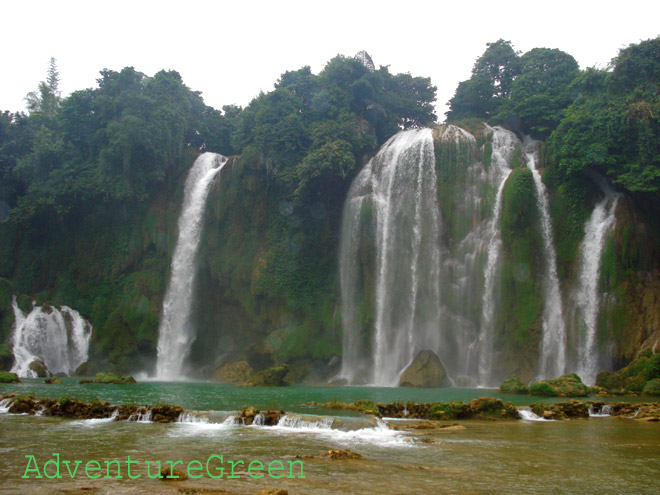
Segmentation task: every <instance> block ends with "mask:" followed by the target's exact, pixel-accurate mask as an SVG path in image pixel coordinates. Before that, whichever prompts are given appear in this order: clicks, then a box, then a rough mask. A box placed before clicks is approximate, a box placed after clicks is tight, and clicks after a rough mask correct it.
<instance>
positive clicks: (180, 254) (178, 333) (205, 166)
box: [156, 153, 227, 380]
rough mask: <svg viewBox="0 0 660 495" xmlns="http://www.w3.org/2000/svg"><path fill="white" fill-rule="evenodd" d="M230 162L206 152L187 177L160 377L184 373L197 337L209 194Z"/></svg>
mask: <svg viewBox="0 0 660 495" xmlns="http://www.w3.org/2000/svg"><path fill="white" fill-rule="evenodd" d="M226 162H227V159H226V158H225V157H224V156H222V155H218V154H216V153H203V154H202V155H200V156H199V158H197V160H195V163H194V164H193V166H192V168H191V169H190V171H189V172H188V177H187V178H186V183H185V186H184V192H183V196H184V197H183V205H182V207H181V214H180V215H179V222H178V227H179V235H178V239H177V243H176V247H175V249H174V255H173V256H172V267H171V274H170V282H169V285H168V287H167V292H166V293H165V299H164V301H163V312H162V317H161V323H160V327H159V335H158V361H157V364H156V376H157V377H158V378H160V379H164V380H177V379H181V378H183V377H184V369H183V363H184V361H185V359H186V358H187V356H188V353H189V351H190V346H191V344H192V343H193V341H194V340H195V333H194V330H193V328H191V322H190V316H191V315H190V313H191V307H192V299H193V295H194V294H193V287H194V281H195V268H196V264H195V262H196V257H197V251H198V247H199V241H200V239H201V233H202V220H203V215H204V211H205V206H206V198H207V196H208V193H209V189H210V186H211V182H212V181H213V179H214V177H215V176H216V175H217V174H218V173H219V172H220V170H221V169H222V167H223V166H224V164H225V163H226Z"/></svg>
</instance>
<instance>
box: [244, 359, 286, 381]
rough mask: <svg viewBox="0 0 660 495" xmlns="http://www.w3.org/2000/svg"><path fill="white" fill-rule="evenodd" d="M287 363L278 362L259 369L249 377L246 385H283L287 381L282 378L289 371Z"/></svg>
mask: <svg viewBox="0 0 660 495" xmlns="http://www.w3.org/2000/svg"><path fill="white" fill-rule="evenodd" d="M289 370H290V368H289V365H288V364H280V365H279V366H273V367H272V368H267V369H265V370H263V371H260V372H259V373H257V374H256V375H254V376H253V377H252V378H250V379H249V380H248V381H247V383H246V385H247V386H248V387H284V386H287V385H289V383H288V382H287V381H286V380H284V377H285V376H286V375H287V373H289Z"/></svg>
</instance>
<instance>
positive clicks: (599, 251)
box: [574, 176, 619, 385]
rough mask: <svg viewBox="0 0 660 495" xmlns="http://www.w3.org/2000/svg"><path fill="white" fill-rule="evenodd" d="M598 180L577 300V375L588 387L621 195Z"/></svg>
mask: <svg viewBox="0 0 660 495" xmlns="http://www.w3.org/2000/svg"><path fill="white" fill-rule="evenodd" d="M596 180H597V182H598V185H599V186H600V188H601V190H602V192H603V194H604V197H603V199H601V200H600V201H599V202H598V203H597V204H596V206H595V207H594V210H593V212H592V213H591V216H590V217H589V220H587V223H586V224H585V226H584V239H583V240H582V244H581V245H580V258H579V260H580V276H579V279H578V287H577V290H576V293H575V298H574V305H575V310H576V314H577V318H578V327H579V328H580V330H581V331H580V332H579V334H578V375H580V377H581V378H582V379H583V380H584V382H585V383H586V384H588V385H593V384H594V383H596V374H597V373H598V350H597V349H596V330H597V321H598V309H599V303H600V298H599V293H598V282H599V278H600V265H601V259H602V255H603V249H604V247H605V238H606V236H607V234H608V232H610V231H611V229H612V228H613V226H614V225H615V223H616V217H615V215H614V213H615V210H616V205H617V202H618V200H619V195H618V194H616V193H614V191H612V189H611V188H610V187H609V185H608V184H607V182H606V181H605V180H604V179H603V178H602V177H599V176H597V177H596Z"/></svg>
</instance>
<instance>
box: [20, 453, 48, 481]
mask: <svg viewBox="0 0 660 495" xmlns="http://www.w3.org/2000/svg"><path fill="white" fill-rule="evenodd" d="M25 457H27V460H28V463H27V466H26V468H25V472H24V473H23V476H21V478H23V479H30V476H29V475H28V473H29V472H30V471H36V472H37V475H36V476H35V477H34V478H35V479H41V478H43V476H41V473H40V472H39V464H37V460H36V459H35V458H34V456H33V455H26V456H25ZM32 462H34V467H33V468H31V467H30V463H32Z"/></svg>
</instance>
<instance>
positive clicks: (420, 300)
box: [340, 129, 440, 385]
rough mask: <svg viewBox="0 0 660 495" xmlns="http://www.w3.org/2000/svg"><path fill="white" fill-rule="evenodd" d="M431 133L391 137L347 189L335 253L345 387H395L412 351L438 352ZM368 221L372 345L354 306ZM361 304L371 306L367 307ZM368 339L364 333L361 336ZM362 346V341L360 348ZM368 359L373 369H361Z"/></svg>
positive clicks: (436, 216)
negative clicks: (337, 257) (360, 382)
mask: <svg viewBox="0 0 660 495" xmlns="http://www.w3.org/2000/svg"><path fill="white" fill-rule="evenodd" d="M435 198H436V172H435V156H434V152H433V135H432V131H431V130H430V129H420V130H412V131H405V132H400V133H398V134H396V135H395V136H394V137H392V138H391V139H390V140H389V141H387V143H385V144H384V145H383V147H382V148H381V150H380V151H379V152H378V154H377V155H376V156H375V157H374V158H373V159H372V160H371V161H370V162H369V163H368V164H367V166H365V167H364V169H363V170H362V171H361V172H360V174H359V175H358V177H357V178H356V179H355V181H354V182H353V184H352V186H351V189H350V191H349V195H348V198H347V203H346V205H345V208H344V222H343V226H342V239H341V248H340V256H341V258H340V264H341V268H340V270H341V274H340V281H341V287H342V322H343V328H344V341H343V351H344V359H343V364H342V373H341V375H342V376H343V377H344V378H346V379H347V380H348V381H349V382H355V381H357V380H358V379H360V378H362V379H363V381H368V382H371V383H375V384H379V385H397V380H398V377H399V374H400V373H401V371H402V370H403V369H404V367H405V366H406V365H407V364H408V363H409V362H410V361H411V360H412V358H413V357H414V352H415V351H416V350H420V349H424V348H429V349H434V348H436V347H437V335H438V326H439V322H438V316H437V308H438V306H439V292H440V281H439V276H438V275H439V271H440V253H439V247H438V240H439V233H440V217H439V211H438V206H437V203H436V200H435ZM368 216H371V217H373V224H374V226H375V228H374V229H373V244H374V249H375V281H374V286H375V290H374V310H373V312H374V315H373V338H372V339H371V342H368V340H369V339H365V338H364V337H363V334H364V333H365V328H363V327H364V322H363V321H360V320H361V318H359V317H358V308H357V305H356V302H355V299H356V296H357V295H358V292H359V290H360V287H359V270H358V269H357V268H358V267H357V265H358V260H357V258H358V257H359V251H360V247H361V246H360V244H361V239H360V235H361V230H362V229H361V227H362V224H363V223H365V224H368V223H369V222H368V221H367V219H366V218H365V217H368ZM366 304H370V301H367V302H366ZM366 330H367V332H368V331H369V330H370V329H366ZM365 340H367V342H365ZM368 346H371V353H370V352H369V349H368V348H367V347H368ZM369 354H371V356H372V358H373V362H372V363H370V364H371V365H370V366H369V365H368V368H365V367H364V365H363V364H361V363H360V361H362V360H363V359H362V358H364V357H365V356H369Z"/></svg>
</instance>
